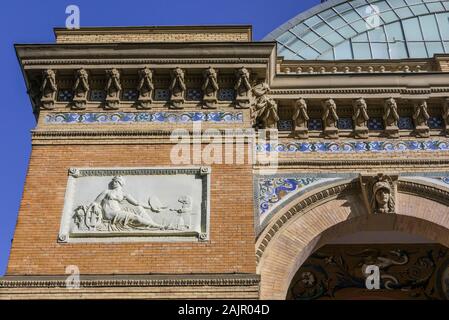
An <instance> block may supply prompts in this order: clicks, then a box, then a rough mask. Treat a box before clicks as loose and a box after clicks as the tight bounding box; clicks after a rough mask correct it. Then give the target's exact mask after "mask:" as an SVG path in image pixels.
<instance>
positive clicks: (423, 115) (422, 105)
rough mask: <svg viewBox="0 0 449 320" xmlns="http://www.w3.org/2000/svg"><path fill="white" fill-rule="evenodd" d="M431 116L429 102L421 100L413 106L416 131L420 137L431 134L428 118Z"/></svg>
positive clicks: (426, 136)
mask: <svg viewBox="0 0 449 320" xmlns="http://www.w3.org/2000/svg"><path fill="white" fill-rule="evenodd" d="M429 118H430V116H429V113H428V111H427V102H426V101H425V100H419V101H417V102H415V103H414V106H413V122H414V124H415V133H416V136H417V137H419V138H428V137H429V136H430V132H429V125H428V124H427V120H429Z"/></svg>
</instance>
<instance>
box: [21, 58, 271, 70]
mask: <svg viewBox="0 0 449 320" xmlns="http://www.w3.org/2000/svg"><path fill="white" fill-rule="evenodd" d="M266 63H268V59H260V58H259V59H257V58H242V59H238V58H197V59H195V58H190V59H183V58H179V59H164V58H160V59H143V58H141V59H136V58H135V59H70V58H68V59H24V60H22V64H23V65H24V66H44V65H52V66H54V65H83V66H84V65H107V67H105V68H109V67H110V66H111V65H161V64H162V65H164V64H168V65H173V64H177V65H190V64H238V65H241V64H266Z"/></svg>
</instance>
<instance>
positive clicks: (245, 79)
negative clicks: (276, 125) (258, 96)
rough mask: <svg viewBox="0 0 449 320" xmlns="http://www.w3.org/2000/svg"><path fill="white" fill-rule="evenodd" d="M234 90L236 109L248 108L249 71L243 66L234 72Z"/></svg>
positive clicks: (249, 90) (249, 101) (249, 94)
mask: <svg viewBox="0 0 449 320" xmlns="http://www.w3.org/2000/svg"><path fill="white" fill-rule="evenodd" d="M235 75H236V79H237V80H236V83H235V86H234V89H235V91H236V98H235V107H236V108H237V109H248V108H249V107H250V106H251V83H250V72H249V71H248V69H246V68H245V67H242V68H240V69H238V70H237V71H236V73H235Z"/></svg>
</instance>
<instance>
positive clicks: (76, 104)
mask: <svg viewBox="0 0 449 320" xmlns="http://www.w3.org/2000/svg"><path fill="white" fill-rule="evenodd" d="M88 92H89V74H88V73H87V71H86V70H85V69H79V70H77V71H76V72H75V84H74V86H73V103H72V109H75V110H83V109H86V103H87V93H88Z"/></svg>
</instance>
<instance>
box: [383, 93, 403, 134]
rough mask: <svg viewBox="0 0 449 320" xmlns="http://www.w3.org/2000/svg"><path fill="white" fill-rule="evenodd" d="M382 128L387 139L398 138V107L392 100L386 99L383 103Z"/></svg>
mask: <svg viewBox="0 0 449 320" xmlns="http://www.w3.org/2000/svg"><path fill="white" fill-rule="evenodd" d="M382 118H383V120H384V127H385V134H386V136H387V137H388V138H399V128H398V121H399V114H398V105H397V103H396V100H395V99H393V98H389V99H386V100H385V102H384V114H383V117H382Z"/></svg>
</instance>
